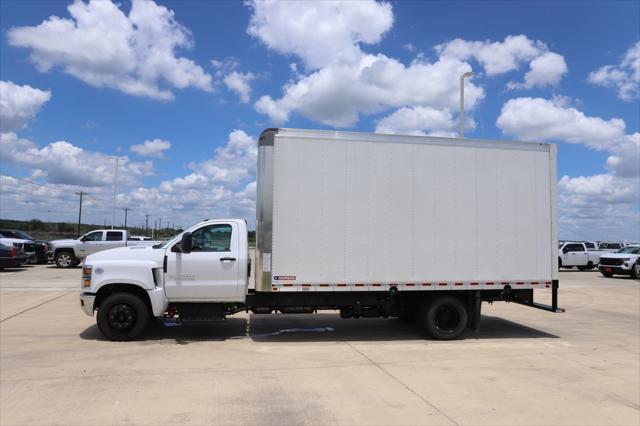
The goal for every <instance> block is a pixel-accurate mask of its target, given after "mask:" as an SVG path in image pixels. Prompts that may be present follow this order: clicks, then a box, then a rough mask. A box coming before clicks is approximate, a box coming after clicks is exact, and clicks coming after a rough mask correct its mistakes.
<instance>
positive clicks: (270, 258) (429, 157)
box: [256, 129, 557, 291]
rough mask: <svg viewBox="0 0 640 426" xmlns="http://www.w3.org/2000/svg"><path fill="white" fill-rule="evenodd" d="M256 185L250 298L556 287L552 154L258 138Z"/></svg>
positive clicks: (482, 145)
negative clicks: (258, 295)
mask: <svg viewBox="0 0 640 426" xmlns="http://www.w3.org/2000/svg"><path fill="white" fill-rule="evenodd" d="M257 181H258V201H257V227H258V232H257V235H258V241H257V247H256V254H257V262H256V263H257V265H256V269H257V270H256V272H257V273H256V290H257V291H360V290H363V291H371V290H386V289H388V288H389V286H397V287H398V289H399V290H401V291H405V290H407V291H408V290H453V289H455V290H457V289H460V290H462V289H464V290H468V289H499V288H502V287H504V286H505V285H510V286H511V287H513V288H542V287H544V286H548V285H550V284H551V281H552V280H554V279H557V231H556V212H555V206H556V184H555V182H556V147H555V145H549V144H542V143H520V142H503V141H482V140H472V139H457V138H440V137H420V136H399V135H381V134H372V133H351V132H335V131H310V130H293V129H270V130H267V131H265V132H264V133H263V134H262V136H261V138H260V145H259V155H258V179H257Z"/></svg>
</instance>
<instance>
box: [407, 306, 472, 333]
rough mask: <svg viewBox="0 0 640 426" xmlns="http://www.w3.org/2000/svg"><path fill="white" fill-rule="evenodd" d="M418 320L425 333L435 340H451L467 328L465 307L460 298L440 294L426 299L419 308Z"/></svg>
mask: <svg viewBox="0 0 640 426" xmlns="http://www.w3.org/2000/svg"><path fill="white" fill-rule="evenodd" d="M419 320H420V322H421V324H422V325H423V326H424V328H425V329H426V330H427V333H429V335H430V336H431V337H433V338H434V339H437V340H453V339H457V338H458V337H460V336H461V335H462V333H463V332H464V330H465V328H467V321H468V315H467V309H466V308H465V306H464V304H463V303H462V302H461V301H460V299H458V298H456V297H453V296H442V297H438V298H436V299H434V300H432V301H427V302H426V303H425V304H424V305H423V306H422V309H421V310H420V314H419Z"/></svg>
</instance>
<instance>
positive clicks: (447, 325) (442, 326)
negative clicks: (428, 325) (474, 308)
mask: <svg viewBox="0 0 640 426" xmlns="http://www.w3.org/2000/svg"><path fill="white" fill-rule="evenodd" d="M434 322H435V326H436V330H438V331H439V332H441V333H447V334H452V333H454V332H455V330H456V328H457V327H458V325H459V324H460V314H459V313H458V310H457V309H456V308H455V307H453V306H451V305H444V306H440V307H439V308H438V309H437V310H436V313H435V321H434Z"/></svg>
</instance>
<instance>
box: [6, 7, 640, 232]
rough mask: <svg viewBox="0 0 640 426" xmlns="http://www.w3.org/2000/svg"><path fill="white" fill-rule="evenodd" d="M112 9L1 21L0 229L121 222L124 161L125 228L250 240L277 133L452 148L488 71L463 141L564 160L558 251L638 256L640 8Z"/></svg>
mask: <svg viewBox="0 0 640 426" xmlns="http://www.w3.org/2000/svg"><path fill="white" fill-rule="evenodd" d="M36 5H37V7H35V6H36ZM70 5H72V6H71V8H69V6H70ZM109 6H110V7H107V6H105V5H102V6H101V7H98V5H97V4H87V3H81V2H80V3H77V4H75V5H74V4H73V3H72V2H69V1H65V2H57V1H47V2H30V1H3V2H2V3H0V8H1V10H0V30H1V40H0V42H1V43H2V45H1V46H0V80H2V81H3V82H6V84H5V85H4V86H3V90H2V91H1V92H0V98H2V112H1V113H2V115H1V116H0V118H2V120H3V121H4V124H3V128H2V134H3V141H2V146H1V148H2V164H1V168H2V170H1V173H2V175H3V178H2V179H3V180H2V191H1V193H0V201H1V202H2V207H1V208H0V216H1V217H3V218H21V219H31V218H40V219H45V220H69V221H73V220H74V218H75V211H76V209H77V197H76V196H75V195H73V192H77V191H79V190H86V191H87V192H89V197H88V198H87V200H88V201H87V203H88V204H87V206H86V218H87V220H88V221H90V222H94V223H103V222H106V223H110V222H111V210H110V208H105V203H107V204H108V205H109V206H110V203H111V197H112V195H113V179H114V176H113V174H114V172H113V170H114V166H115V160H113V157H109V156H115V155H118V156H120V157H122V158H123V159H122V169H121V170H120V173H121V178H120V184H119V186H118V198H117V206H118V213H117V219H116V224H118V223H119V222H121V221H122V217H121V216H123V214H122V212H121V209H122V208H124V207H130V208H131V209H133V210H132V212H131V213H130V215H131V216H130V218H131V220H132V221H133V222H134V223H138V224H139V223H142V222H143V220H144V215H145V214H150V215H151V217H152V218H153V217H164V220H165V221H166V220H167V218H172V217H173V210H172V208H176V216H177V218H176V221H177V222H178V223H177V224H178V225H183V226H187V225H188V224H190V223H192V222H194V221H197V220H199V219H202V218H205V217H215V216H230V215H232V216H240V217H245V218H247V219H248V220H250V221H251V222H252V221H253V215H254V211H253V199H254V198H253V197H254V192H255V186H254V185H253V184H252V182H253V180H254V173H255V170H254V167H255V166H254V165H253V162H254V161H255V159H254V157H255V145H254V143H255V138H256V137H257V135H259V133H260V132H261V130H263V129H264V128H266V127H273V126H286V127H301V128H321V129H323V128H328V129H332V128H339V129H349V130H358V131H376V130H377V131H380V132H394V133H412V134H428V135H444V136H448V135H453V134H454V133H455V123H456V120H457V106H456V102H457V87H458V77H459V75H460V73H461V72H464V71H466V70H468V69H473V71H474V73H475V75H474V76H473V77H472V79H471V80H470V81H469V82H468V83H467V84H468V86H467V90H468V92H467V93H468V95H467V96H468V97H467V116H468V117H470V119H471V120H470V121H469V122H468V128H467V130H466V136H467V137H471V138H487V139H522V140H536V141H548V142H554V143H558V145H559V164H558V178H559V185H558V191H559V216H560V217H559V220H560V234H561V236H562V237H564V238H584V239H630V240H638V239H640V221H639V207H638V198H639V197H640V183H639V180H638V179H639V175H640V171H639V170H638V168H640V166H638V161H639V160H638V150H639V149H640V134H638V133H637V132H639V130H640V103H639V101H638V100H639V99H638V95H639V90H638V84H639V82H638V79H639V78H640V77H638V74H639V73H640V71H639V70H638V67H639V65H638V61H640V59H638V58H639V56H638V55H640V45H638V43H639V42H640V2H637V1H634V2H631V1H628V2H624V1H618V2H615V1H606V2H574V1H568V2H561V1H559V2H546V1H544V2H515V1H513V2H503V1H499V2H465V1H457V2H435V1H433V2H390V3H381V2H378V3H376V2H373V1H362V2H350V3H331V2H322V3H313V2H308V3H302V4H300V3H295V2H281V3H270V4H269V3H258V4H254V3H242V2H205V1H173V2H157V3H146V6H145V7H142V6H140V7H138V9H137V11H135V12H134V11H133V9H135V8H136V6H135V5H133V6H132V4H131V3H129V2H122V3H119V4H118V5H109ZM68 8H69V9H68ZM83 19H84V20H85V21H82V20H83ZM83 22H84V23H83ZM96 23H99V24H96ZM123 28H124V29H123ZM126 31H129V33H128V34H129V35H128V36H125V35H123V34H124V32H126ZM105 58H107V59H105ZM149 58H153V59H149ZM154 61H155V62H154ZM185 61H186V62H187V63H185ZM212 61H215V64H217V65H215V64H214V62H212ZM604 67H607V68H604ZM285 86H286V87H288V90H289V92H287V93H286V94H285V92H284V90H285ZM59 141H63V142H65V143H64V144H55V143H56V142H59ZM145 141H147V142H148V143H147V145H146V146H145V145H144V144H145ZM52 144H55V145H52ZM134 146H141V147H140V148H132V147H134ZM168 146H170V147H168ZM167 147H168V148H167ZM216 149H217V151H216ZM87 175H90V178H87ZM16 178H19V179H16ZM29 182H31V183H29ZM152 220H153V219H152Z"/></svg>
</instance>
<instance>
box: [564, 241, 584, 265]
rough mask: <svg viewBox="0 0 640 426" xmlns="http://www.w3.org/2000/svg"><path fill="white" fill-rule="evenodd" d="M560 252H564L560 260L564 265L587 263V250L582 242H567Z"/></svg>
mask: <svg viewBox="0 0 640 426" xmlns="http://www.w3.org/2000/svg"><path fill="white" fill-rule="evenodd" d="M562 252H563V253H564V254H565V255H564V259H563V260H562V264H563V265H564V266H584V265H586V264H587V261H588V259H587V251H586V250H585V248H584V245H583V244H567V245H566V246H564V249H562Z"/></svg>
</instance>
